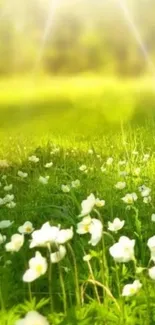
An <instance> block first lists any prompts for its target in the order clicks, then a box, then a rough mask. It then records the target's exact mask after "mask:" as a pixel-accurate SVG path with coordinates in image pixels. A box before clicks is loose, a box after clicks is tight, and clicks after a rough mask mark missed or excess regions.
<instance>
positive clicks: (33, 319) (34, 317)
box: [15, 311, 49, 325]
mask: <svg viewBox="0 0 155 325" xmlns="http://www.w3.org/2000/svg"><path fill="white" fill-rule="evenodd" d="M15 325H49V322H48V321H47V319H46V318H45V317H44V316H42V315H40V314H39V313H38V312H37V311H29V312H28V313H27V315H26V317H25V318H22V319H20V320H18V321H16V323H15Z"/></svg>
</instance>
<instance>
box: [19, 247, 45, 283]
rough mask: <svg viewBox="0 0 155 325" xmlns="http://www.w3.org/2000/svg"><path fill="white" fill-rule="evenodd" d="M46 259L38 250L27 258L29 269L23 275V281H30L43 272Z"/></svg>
mask: <svg viewBox="0 0 155 325" xmlns="http://www.w3.org/2000/svg"><path fill="white" fill-rule="evenodd" d="M47 267H48V264H47V260H46V258H45V257H43V256H42V255H41V253H40V252H36V253H35V257H33V258H31V259H30V260H29V269H28V270H27V271H26V272H25V274H24V275H23V281H24V282H32V281H34V280H36V279H37V278H39V277H40V276H41V275H43V274H45V273H46V271H47Z"/></svg>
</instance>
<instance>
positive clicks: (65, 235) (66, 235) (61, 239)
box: [56, 227, 74, 244]
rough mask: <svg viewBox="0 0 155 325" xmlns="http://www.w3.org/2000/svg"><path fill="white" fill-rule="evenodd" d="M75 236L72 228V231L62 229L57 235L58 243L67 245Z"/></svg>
mask: <svg viewBox="0 0 155 325" xmlns="http://www.w3.org/2000/svg"><path fill="white" fill-rule="evenodd" d="M73 235H74V233H73V228H72V227H71V228H70V229H60V230H59V232H58V234H57V238H56V243H57V244H65V243H66V242H68V241H69V240H71V239H72V238H73Z"/></svg>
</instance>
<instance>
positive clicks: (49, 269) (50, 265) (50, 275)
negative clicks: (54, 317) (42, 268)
mask: <svg viewBox="0 0 155 325" xmlns="http://www.w3.org/2000/svg"><path fill="white" fill-rule="evenodd" d="M48 252H49V268H48V285H49V298H50V309H51V312H53V310H54V306H53V294H52V262H51V258H50V254H51V247H50V246H48Z"/></svg>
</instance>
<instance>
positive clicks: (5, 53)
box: [0, 0, 155, 77]
mask: <svg viewBox="0 0 155 325" xmlns="http://www.w3.org/2000/svg"><path fill="white" fill-rule="evenodd" d="M120 1H122V2H123V3H124V4H127V6H128V8H129V10H130V13H131V15H132V17H133V20H134V22H135V23H136V26H137V28H138V30H139V31H140V33H141V36H142V39H143V42H144V45H145V47H146V49H147V51H148V52H149V55H150V56H151V58H152V60H153V59H154V60H155V0H106V1H105V0H0V75H1V76H2V75H6V74H9V75H11V74H17V73H27V72H31V71H33V69H34V68H35V66H36V65H37V62H38V67H37V68H39V69H40V70H41V71H43V72H45V73H48V74H71V73H81V72H87V71H89V72H93V73H94V72H95V73H103V74H105V75H110V74H111V75H113V74H114V75H117V76H127V77H129V76H140V75H142V74H145V73H147V69H148V67H147V63H146V61H145V58H144V55H143V53H142V50H141V49H140V47H139V45H138V44H137V42H136V40H135V38H134V35H133V32H132V30H131V28H130V26H129V24H128V22H127V19H126V17H125V16H124V14H123V11H122V10H121V7H120V6H119V2H120ZM52 2H53V7H52V10H51V7H50V5H51V3H52ZM54 2H55V3H57V8H56V7H55V8H54ZM53 8H54V9H53Z"/></svg>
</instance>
